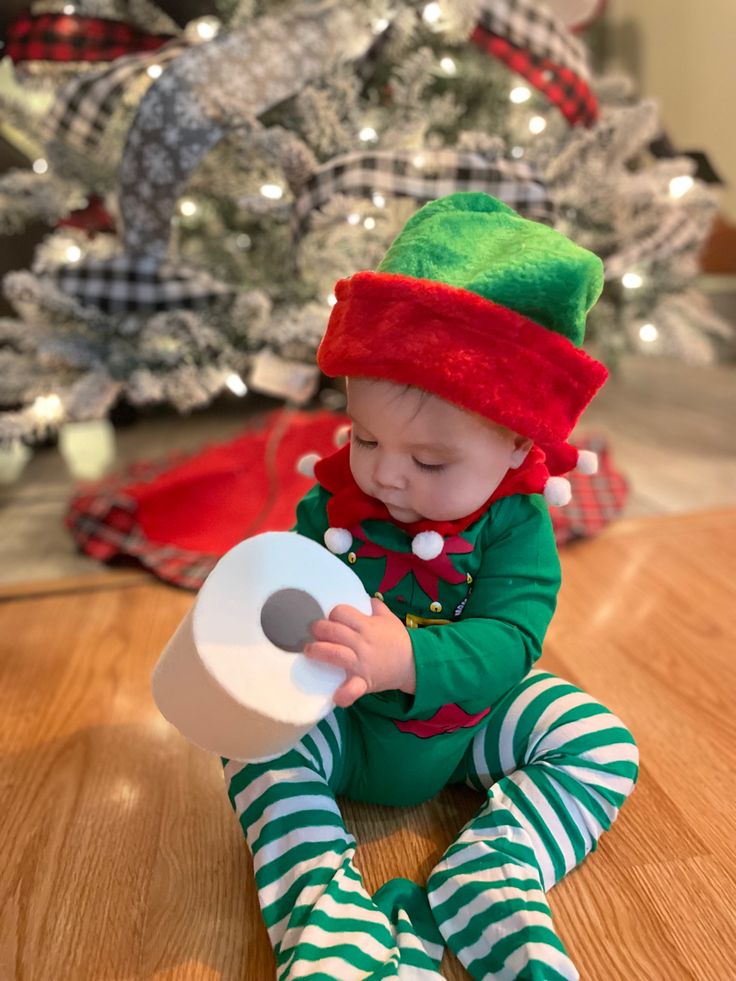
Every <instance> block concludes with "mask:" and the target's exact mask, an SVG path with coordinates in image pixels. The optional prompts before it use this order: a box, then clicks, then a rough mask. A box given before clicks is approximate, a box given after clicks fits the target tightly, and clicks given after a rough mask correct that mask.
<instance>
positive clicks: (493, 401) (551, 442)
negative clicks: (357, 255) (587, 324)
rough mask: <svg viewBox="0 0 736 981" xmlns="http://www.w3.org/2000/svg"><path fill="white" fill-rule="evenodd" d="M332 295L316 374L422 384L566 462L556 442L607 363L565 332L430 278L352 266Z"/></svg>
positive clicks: (594, 388)
mask: <svg viewBox="0 0 736 981" xmlns="http://www.w3.org/2000/svg"><path fill="white" fill-rule="evenodd" d="M335 296H336V297H337V303H336V304H335V305H334V307H333V308H332V313H331V315H330V320H329V323H328V326H327V332H326V333H325V336H324V338H323V340H322V343H321V344H320V348H319V351H318V352H317V360H318V363H319V366H320V368H321V369H322V371H323V372H324V373H325V374H326V375H329V376H333V377H334V376H338V375H346V376H353V377H367V378H385V379H390V380H392V381H395V382H398V383H399V384H405V385H413V386H415V387H417V388H422V389H426V390H428V391H430V392H432V393H433V394H435V395H438V396H439V397H440V398H444V399H446V400H447V401H448V402H453V403H454V404H456V405H459V406H460V407H462V408H464V409H467V410H468V411H470V412H476V413H478V414H479V415H482V416H485V417H486V418H488V419H492V420H494V421H495V422H498V423H500V424H501V425H503V426H507V427H508V428H509V429H512V430H513V431H514V432H517V433H521V434H522V435H524V436H527V437H529V438H530V439H532V440H533V441H534V442H535V443H537V444H539V445H540V446H541V447H542V449H544V450H545V451H549V452H550V453H551V454H552V453H554V452H557V455H558V457H559V456H560V454H562V456H563V457H565V460H564V462H565V463H566V462H567V458H568V457H569V456H570V453H569V452H568V451H563V450H562V448H561V447H559V445H558V444H563V443H564V442H565V440H566V439H567V437H568V436H569V435H570V433H571V432H572V430H573V428H574V427H575V424H576V423H577V421H578V419H579V418H580V415H581V414H582V412H583V410H584V409H585V407H586V406H587V405H588V403H589V402H590V400H591V399H592V398H593V396H594V395H595V393H596V392H597V391H598V389H599V388H600V387H601V385H602V384H603V383H604V381H605V380H606V378H607V376H608V372H607V370H606V368H605V367H604V365H602V364H600V363H599V362H598V361H595V360H594V359H593V358H591V357H590V356H589V355H587V354H586V353H585V352H584V351H582V350H580V349H579V348H577V347H575V345H574V344H573V343H572V342H571V341H569V340H568V339H567V338H566V337H563V336H562V335H561V334H557V333H555V332H554V331H552V330H548V329H547V328H546V327H543V326H541V324H538V323H535V322H534V321H533V320H529V319H528V318H527V317H524V316H522V315H521V314H519V313H517V312H516V311H515V310H511V309H509V308H507V307H503V306H500V305H499V304H497V303H493V302H492V301H491V300H487V299H485V298H484V297H482V296H478V295H477V294H476V293H471V292H470V291H469V290H464V289H460V288H458V287H455V286H448V285H447V284H446V283H441V282H436V281H434V280H428V279H417V278H414V277H410V276H399V275H394V274H392V273H374V272H359V273H356V274H355V275H354V276H351V277H349V278H348V279H342V280H340V281H339V282H338V283H337V284H336V286H335ZM568 469H569V467H568Z"/></svg>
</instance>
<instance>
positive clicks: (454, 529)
mask: <svg viewBox="0 0 736 981" xmlns="http://www.w3.org/2000/svg"><path fill="white" fill-rule="evenodd" d="M314 475H315V477H316V478H317V481H318V482H319V484H321V486H322V487H324V489H325V490H326V491H329V492H330V494H332V497H331V498H330V499H329V501H328V502H327V517H328V518H329V521H330V527H331V528H351V527H352V526H353V525H355V524H359V523H360V522H361V521H365V520H366V519H369V518H375V519H376V520H378V521H389V522H391V523H392V524H394V525H396V526H397V527H399V528H402V529H403V530H404V531H405V532H406V533H407V534H408V535H411V536H412V537H413V536H414V535H418V534H419V532H420V531H436V532H437V533H438V534H440V535H442V537H443V538H447V537H448V536H449V535H457V534H459V533H460V532H461V531H465V529H466V528H468V527H469V526H470V525H472V524H473V522H474V521H477V519H478V518H480V516H481V515H482V514H484V513H485V512H486V511H487V510H488V508H489V507H490V506H491V504H493V503H494V501H498V500H500V498H502V497H510V496H511V495H512V494H541V493H542V491H543V490H544V484H545V482H546V480H547V477H548V476H549V474H548V471H547V467H546V466H545V464H544V453H543V452H542V450H540V449H539V448H538V447H537V446H533V447H532V449H531V450H530V452H529V454H528V456H527V458H526V460H524V462H523V463H522V465H521V466H520V467H518V468H517V469H516V470H509V471H508V472H507V473H506V476H505V477H504V478H503V480H502V481H501V483H500V484H499V485H498V487H497V488H496V489H495V491H494V492H493V494H491V496H490V497H489V498H488V500H487V501H486V502H485V504H483V505H481V507H479V508H478V510H477V511H473V513H472V514H468V515H466V516H465V517H464V518H456V519H455V520H454V521H413V522H411V523H410V524H403V523H402V522H400V521H394V519H393V518H392V517H391V515H390V514H389V512H388V508H387V507H386V505H385V504H383V503H382V502H381V501H379V500H377V499H376V498H375V497H369V496H368V495H367V494H364V493H363V491H362V490H361V489H360V487H358V485H357V484H356V482H355V478H354V477H353V474H352V472H351V470H350V444H349V443H348V444H347V445H346V446H343V447H342V448H341V449H339V450H337V452H335V453H332V454H331V455H330V456H326V457H323V459H321V460H319V461H318V463H317V464H316V465H315V468H314Z"/></svg>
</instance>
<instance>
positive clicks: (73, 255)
mask: <svg viewBox="0 0 736 981" xmlns="http://www.w3.org/2000/svg"><path fill="white" fill-rule="evenodd" d="M66 257H67V259H68V260H69V262H79V260H80V259H81V258H82V250H81V249H80V248H79V246H78V245H70V246H69V248H68V249H67V250H66Z"/></svg>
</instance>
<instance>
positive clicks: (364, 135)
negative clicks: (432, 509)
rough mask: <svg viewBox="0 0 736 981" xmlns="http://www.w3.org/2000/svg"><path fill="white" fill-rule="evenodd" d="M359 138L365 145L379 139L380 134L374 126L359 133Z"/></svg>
mask: <svg viewBox="0 0 736 981" xmlns="http://www.w3.org/2000/svg"><path fill="white" fill-rule="evenodd" d="M358 137H359V139H361V140H362V141H363V142H364V143H368V142H369V141H370V140H375V139H377V138H378V133H377V132H376V131H375V130H374V129H373V127H372V126H364V127H363V129H362V130H361V131H360V132H359V133H358Z"/></svg>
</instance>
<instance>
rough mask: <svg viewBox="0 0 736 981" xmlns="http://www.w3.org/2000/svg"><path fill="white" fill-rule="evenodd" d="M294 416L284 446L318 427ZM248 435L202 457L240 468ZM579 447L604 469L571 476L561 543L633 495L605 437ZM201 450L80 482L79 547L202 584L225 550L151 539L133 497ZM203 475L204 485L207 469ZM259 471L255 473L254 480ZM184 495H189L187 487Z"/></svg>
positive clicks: (605, 519)
mask: <svg viewBox="0 0 736 981" xmlns="http://www.w3.org/2000/svg"><path fill="white" fill-rule="evenodd" d="M282 413H283V410H276V411H275V412H273V413H271V414H270V418H269V419H268V421H267V425H268V426H270V427H275V425H276V423H277V422H278V419H279V416H280V414H282ZM290 419H291V428H290V429H289V430H287V432H286V433H285V436H282V437H281V442H282V443H283V441H284V439H285V438H288V435H289V432H291V434H292V436H293V435H294V433H295V430H297V429H298V428H299V427H300V426H304V427H305V428H306V430H307V432H309V431H310V429H309V427H310V425H311V423H310V414H309V413H306V412H292V413H291V416H290ZM335 421H336V422H338V421H340V420H338V419H336V420H335ZM254 438H257V437H254ZM243 439H244V437H243V436H239V437H236V439H235V440H233V441H231V442H230V443H225V444H221V446H220V447H219V448H218V447H215V448H210V450H208V449H205V450H203V451H200V454H199V455H201V456H204V455H205V454H206V453H208V452H211V450H213V449H216V450H218V451H223V452H228V453H229V457H230V458H233V464H232V466H233V468H236V467H237V466H238V465H239V463H238V460H239V459H240V457H241V455H242V453H243V452H244V450H243ZM307 439H309V436H307ZM305 445H306V444H305ZM312 445H313V444H312ZM576 445H578V446H579V447H580V448H581V449H591V450H594V451H595V452H596V453H597V454H598V462H599V469H598V473H596V474H593V475H592V476H589V477H586V476H582V475H581V474H576V473H572V474H569V475H568V479H569V480H570V483H571V485H572V490H573V499H572V501H571V503H570V504H568V505H567V507H565V508H551V509H550V513H551V516H552V524H553V526H554V531H555V539H556V541H557V544H558V545H564V544H565V543H567V542H570V541H573V540H575V539H578V538H589V537H592V536H594V535H597V534H598V533H599V532H600V531H601V530H602V529H603V528H604V527H605V526H606V525H607V524H609V523H610V522H611V521H613V520H614V519H615V518H617V517H618V516H619V515H620V514H621V511H622V510H623V506H624V503H625V501H626V497H627V494H628V488H627V484H626V481H625V479H624V478H623V477H622V476H621V474H620V473H618V471H617V470H616V469H615V467H614V466H613V464H612V463H611V460H610V457H609V453H608V450H607V448H606V445H605V442H604V441H603V440H602V439H601V438H597V437H593V438H589V439H581V440H578V441H577V443H576ZM231 447H232V452H231V451H230V448H231ZM303 449H304V447H303V446H296V445H294V446H292V447H291V453H292V454H293V457H294V458H293V460H291V461H290V462H289V464H288V465H289V466H290V468H291V469H292V470H293V469H294V467H295V464H296V459H297V458H298V456H299V455H300V454H301V452H302V451H303ZM199 455H198V454H195V455H194V456H183V455H179V456H175V457H171V458H169V459H167V460H165V461H158V462H146V463H139V464H136V465H135V466H133V467H131V468H130V469H128V470H127V471H126V472H125V473H123V474H120V475H117V476H114V477H110V478H107V479H106V480H103V481H100V482H97V483H96V484H93V485H83V486H82V487H80V489H79V490H78V491H77V493H76V494H75V495H74V497H73V498H72V500H71V502H70V504H69V508H68V511H67V514H66V516H65V524H66V526H67V528H68V529H69V530H70V532H71V534H72V536H73V538H74V539H75V541H76V542H77V544H78V546H79V547H80V548H81V549H82V550H83V551H84V552H86V554H87V555H89V556H91V557H92V558H94V559H98V560H99V561H101V562H109V561H111V560H113V559H126V558H127V559H134V560H136V561H138V562H140V563H141V565H143V566H145V567H146V568H148V569H149V570H150V571H151V572H153V573H154V575H156V576H158V577H159V578H161V579H163V580H165V581H166V582H170V583H173V584H174V585H176V586H182V587H183V588H184V589H192V590H196V589H199V587H200V586H201V585H202V583H203V582H204V580H205V579H206V577H207V575H208V574H209V573H210V571H211V570H212V569H213V568H214V566H215V564H216V562H217V560H218V559H219V558H220V555H221V554H222V552H220V553H218V554H216V555H212V554H204V553H203V552H197V551H192V550H187V549H183V548H180V547H178V546H175V545H170V544H167V543H166V542H160V541H158V542H154V541H150V540H149V539H148V538H147V536H146V534H145V533H144V531H143V529H142V527H141V525H140V523H139V521H138V519H137V513H136V512H137V507H138V502H137V499H136V498H134V497H133V496H132V492H133V489H135V494H136V495H137V496H138V497H140V494H141V489H140V488H141V484H142V483H143V482H145V483H150V484H151V485H152V493H155V486H154V485H156V483H157V482H159V481H165V482H168V484H169V485H170V486H174V487H177V486H178V484H177V474H178V473H179V472H181V473H184V472H186V471H187V470H188V468H191V466H192V463H193V461H194V462H196V459H197V457H198V456H199ZM287 455H288V454H287ZM258 459H259V460H260V461H261V462H260V463H259V464H258V466H262V467H263V469H264V471H265V469H266V467H267V464H266V461H265V459H264V456H263V454H262V453H261V455H260V457H259V458H258ZM212 469H213V476H212V478H211V479H212V481H213V483H214V482H215V481H217V480H221V481H222V486H223V487H226V486H227V473H225V474H224V475H223V473H222V470H221V469H220V468H218V467H214V466H213V468H212ZM198 473H199V477H200V487H201V479H202V469H201V468H200V470H199V471H198ZM256 476H257V475H255V474H254V479H255V477H256ZM280 486H281V480H279V481H278V482H277V484H276V489H277V491H278V489H279V488H280ZM177 492H179V493H181V490H179V491H177ZM303 493H304V488H303V487H297V486H296V485H293V484H292V485H291V488H290V492H289V494H288V495H287V494H284V495H283V496H284V501H282V504H284V506H286V505H288V506H289V509H291V508H292V507H295V506H296V503H297V501H298V499H299V497H301V495H302V494H303ZM287 497H288V500H286V498H287ZM242 504H243V502H242V501H233V502H232V507H230V508H228V509H227V511H228V513H230V514H233V515H234V514H237V513H238V512H239V509H240V508H241V507H242ZM191 520H192V522H193V524H194V526H196V525H197V522H200V523H201V522H203V521H207V520H208V517H207V515H206V514H200V513H198V512H197V509H196V508H195V509H193V513H192V519H191ZM278 523H279V522H277V524H278ZM263 530H265V528H264V527H262V525H261V524H259V523H258V522H257V521H256V522H255V524H254V525H253V527H252V530H251V531H249V532H247V534H255V533H257V532H259V531H263Z"/></svg>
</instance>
